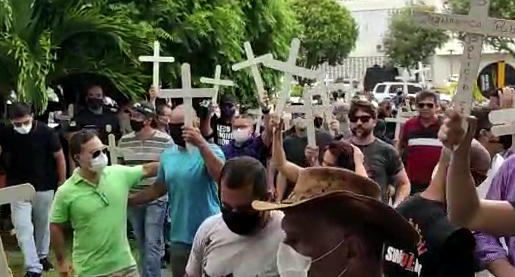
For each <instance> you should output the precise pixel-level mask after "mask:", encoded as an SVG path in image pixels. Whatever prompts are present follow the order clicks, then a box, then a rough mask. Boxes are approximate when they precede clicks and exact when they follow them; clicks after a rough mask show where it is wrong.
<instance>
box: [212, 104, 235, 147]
mask: <svg viewBox="0 0 515 277" xmlns="http://www.w3.org/2000/svg"><path fill="white" fill-rule="evenodd" d="M237 105H238V101H237V100H236V98H235V97H234V96H233V95H231V94H224V95H223V96H222V98H221V99H220V117H217V116H216V115H214V116H213V117H212V118H211V130H212V134H211V136H212V138H213V139H214V142H215V143H216V144H217V145H218V146H224V145H227V144H229V143H230V142H231V140H232V139H233V136H232V120H233V119H234V116H235V115H236V110H237Z"/></svg>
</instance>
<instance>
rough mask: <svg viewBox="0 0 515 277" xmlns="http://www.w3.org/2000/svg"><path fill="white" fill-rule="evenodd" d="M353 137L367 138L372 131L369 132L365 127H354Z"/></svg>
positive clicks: (352, 130)
mask: <svg viewBox="0 0 515 277" xmlns="http://www.w3.org/2000/svg"><path fill="white" fill-rule="evenodd" d="M351 132H352V135H354V136H355V137H358V138H366V137H368V135H370V133H372V130H367V129H365V128H363V127H354V128H352V129H351Z"/></svg>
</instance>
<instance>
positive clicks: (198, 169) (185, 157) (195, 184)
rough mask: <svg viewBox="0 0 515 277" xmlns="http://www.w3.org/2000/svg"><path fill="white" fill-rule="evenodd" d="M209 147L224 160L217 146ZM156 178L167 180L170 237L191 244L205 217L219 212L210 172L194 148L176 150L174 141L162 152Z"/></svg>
mask: <svg viewBox="0 0 515 277" xmlns="http://www.w3.org/2000/svg"><path fill="white" fill-rule="evenodd" d="M210 147H211V150H212V151H213V152H214V153H215V155H216V156H218V157H219V158H221V159H224V160H225V157H224V154H223V153H222V150H221V149H220V147H218V146H217V145H215V144H210ZM157 182H162V183H164V184H166V188H167V190H168V197H169V202H170V206H169V213H170V219H171V229H170V241H172V242H182V243H186V244H192V243H193V238H194V237H195V233H196V232H197V229H198V228H199V226H200V224H201V223H202V222H203V221H204V219H206V218H208V217H210V216H212V215H215V214H218V213H220V202H219V200H218V186H217V184H216V182H215V180H213V179H212V178H211V176H210V175H209V173H208V171H207V168H206V165H205V163H204V159H203V157H202V155H201V154H200V151H199V150H198V149H197V148H194V150H193V152H192V153H190V152H188V151H179V149H178V146H177V145H174V146H172V147H170V148H169V149H167V150H165V151H164V152H163V154H162V155H161V163H160V165H159V171H158V173H157Z"/></svg>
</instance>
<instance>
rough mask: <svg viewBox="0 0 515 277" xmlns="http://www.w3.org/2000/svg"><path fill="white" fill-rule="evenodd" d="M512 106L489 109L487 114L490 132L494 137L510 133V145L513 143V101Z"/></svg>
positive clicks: (514, 108) (514, 115)
mask: <svg viewBox="0 0 515 277" xmlns="http://www.w3.org/2000/svg"><path fill="white" fill-rule="evenodd" d="M513 105H514V106H513V108H511V109H502V110H495V111H491V112H490V113H489V114H488V118H489V119H490V122H491V123H492V124H493V125H494V126H492V128H491V131H492V134H493V135H494V136H496V137H500V136H505V135H512V137H511V139H512V145H515V101H513Z"/></svg>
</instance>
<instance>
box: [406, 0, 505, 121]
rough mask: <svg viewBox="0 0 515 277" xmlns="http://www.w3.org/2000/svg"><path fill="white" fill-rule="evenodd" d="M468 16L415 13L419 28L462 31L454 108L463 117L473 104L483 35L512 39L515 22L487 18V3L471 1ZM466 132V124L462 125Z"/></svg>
mask: <svg viewBox="0 0 515 277" xmlns="http://www.w3.org/2000/svg"><path fill="white" fill-rule="evenodd" d="M470 2H471V4H470V10H469V14H468V15H456V14H438V13H429V12H422V11H416V12H415V22H416V24H418V25H419V26H421V27H424V28H432V29H439V30H446V31H447V30H449V31H453V32H464V33H467V34H466V35H465V39H464V41H465V43H464V45H463V46H464V50H463V55H462V58H461V68H460V75H459V80H458V88H457V92H456V95H455V97H454V106H455V107H456V108H457V109H458V110H459V111H460V112H461V113H462V114H463V115H465V116H468V115H470V110H471V109H472V104H473V101H474V86H475V84H476V80H477V74H478V71H479V64H480V60H481V52H482V49H483V40H484V36H485V35H488V36H498V37H510V38H514V37H515V32H514V30H515V21H510V20H504V19H497V18H490V17H488V12H489V9H490V0H471V1H470ZM463 127H464V128H465V129H467V128H468V125H467V124H466V121H465V124H464V126H463Z"/></svg>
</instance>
